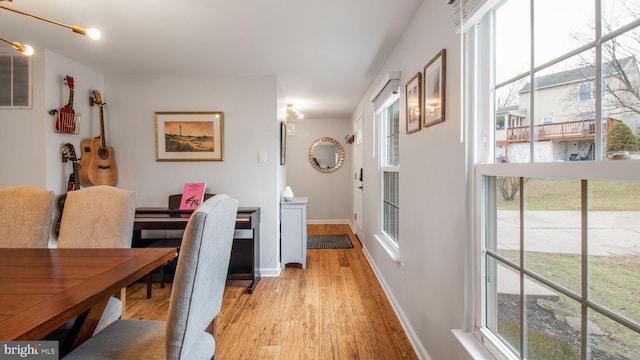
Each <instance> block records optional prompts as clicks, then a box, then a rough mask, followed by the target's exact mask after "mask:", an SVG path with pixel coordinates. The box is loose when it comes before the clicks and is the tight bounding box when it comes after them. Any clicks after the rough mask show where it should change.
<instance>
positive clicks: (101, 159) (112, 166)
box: [80, 90, 118, 185]
mask: <svg viewBox="0 0 640 360" xmlns="http://www.w3.org/2000/svg"><path fill="white" fill-rule="evenodd" d="M89 104H90V105H91V106H93V105H98V106H99V107H100V136H98V137H95V138H93V139H84V140H82V142H81V143H80V147H81V148H82V150H81V151H82V158H81V159H80V183H81V184H82V185H113V184H115V183H116V180H118V168H117V167H116V162H115V160H114V159H113V148H112V147H111V146H107V143H106V139H105V135H104V105H105V103H104V102H102V97H101V96H100V92H99V91H98V90H93V96H90V97H89Z"/></svg>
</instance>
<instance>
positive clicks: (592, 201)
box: [498, 178, 640, 359]
mask: <svg viewBox="0 0 640 360" xmlns="http://www.w3.org/2000/svg"><path fill="white" fill-rule="evenodd" d="M524 186H525V191H524V193H525V195H526V196H525V209H526V210H538V211H540V210H546V211H560V210H569V211H579V210H580V209H581V182H580V181H576V180H555V179H539V178H536V179H529V180H527V181H526V182H525V185H524ZM587 194H588V204H589V210H591V211H640V182H611V181H607V182H605V181H589V182H588V193H587ZM498 208H499V209H500V210H518V209H519V194H518V195H516V197H515V200H514V201H505V200H503V199H502V198H500V199H498ZM500 254H501V255H503V256H505V257H507V258H509V259H512V260H514V261H518V257H519V255H518V252H517V251H506V250H501V251H500ZM525 261H526V267H527V268H528V269H530V270H532V271H534V272H536V273H539V274H541V275H542V276H544V277H546V278H549V279H551V280H552V281H554V282H556V283H558V284H560V285H562V286H564V287H567V288H569V289H572V290H573V291H576V292H577V293H578V294H579V293H580V291H581V285H580V282H581V279H580V276H581V272H580V257H579V256H576V255H564V254H552V253H534V252H527V253H526V259H525ZM588 272H589V275H588V276H589V284H590V289H589V299H590V300H591V301H594V302H596V303H598V304H599V305H602V306H604V307H605V308H608V309H610V310H612V311H614V312H617V313H620V314H622V315H623V316H625V317H627V318H628V319H631V320H633V321H635V322H640V300H639V299H638V289H639V288H640V277H639V276H638V274H640V257H622V256H591V257H589V265H588ZM561 298H563V299H562V300H561V301H563V302H565V303H567V304H568V305H569V306H571V307H573V308H574V311H575V313H577V314H580V311H581V310H580V306H579V304H578V303H577V302H575V301H573V300H571V299H569V298H566V297H561ZM560 315H561V314H560ZM590 321H592V322H594V323H595V324H597V325H598V326H599V327H600V328H601V329H602V331H603V332H604V335H603V336H601V337H598V338H597V343H598V347H599V348H601V349H602V350H605V351H608V352H613V353H615V352H616V351H621V352H622V353H624V352H626V351H629V352H630V353H631V354H633V353H635V354H638V353H640V339H639V337H638V334H637V333H633V332H632V331H630V330H628V329H627V328H625V327H624V326H622V325H619V324H615V323H613V322H612V321H609V320H606V319H604V320H603V318H599V317H596V316H593V317H592V318H591V319H590ZM503 326H508V325H504V324H503ZM534 336H536V337H537V338H536V342H538V341H541V342H543V343H544V342H547V345H545V346H548V347H553V348H558V349H563V347H562V344H557V343H554V342H556V340H552V339H545V337H544V334H536V335H534ZM565 351H566V352H565ZM562 352H563V353H565V355H566V356H567V357H568V358H571V357H573V356H575V354H574V353H572V351H571V350H570V349H563V350H562ZM532 355H533V354H532ZM563 356H564V355H563ZM563 356H559V357H558V358H559V359H560V358H563ZM534 357H535V356H533V357H532V358H534Z"/></svg>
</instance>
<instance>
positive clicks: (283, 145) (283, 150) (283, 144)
mask: <svg viewBox="0 0 640 360" xmlns="http://www.w3.org/2000/svg"><path fill="white" fill-rule="evenodd" d="M286 163H287V124H286V123H285V122H284V121H281V122H280V165H285V164H286Z"/></svg>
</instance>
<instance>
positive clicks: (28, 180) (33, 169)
mask: <svg viewBox="0 0 640 360" xmlns="http://www.w3.org/2000/svg"><path fill="white" fill-rule="evenodd" d="M44 59H45V55H44V53H36V54H35V55H34V56H33V57H32V77H33V83H34V84H42V82H43V81H44ZM44 94H45V91H44V87H42V86H34V88H33V93H32V96H33V100H32V105H33V106H32V108H31V109H25V110H0V124H1V126H2V138H1V139H2V141H0V164H2V172H1V174H2V175H1V176H0V187H6V186H11V185H17V184H24V185H31V186H36V187H40V188H46V187H47V181H46V176H45V172H46V164H45V161H46V160H45V155H44V154H45V147H44V146H43V144H44V143H45V139H46V127H45V125H44V121H46V119H47V118H46V117H45V116H44V115H43V114H45V109H46V106H45V102H44V101H45V99H44ZM52 190H53V189H52Z"/></svg>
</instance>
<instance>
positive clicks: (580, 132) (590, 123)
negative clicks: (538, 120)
mask: <svg viewBox="0 0 640 360" xmlns="http://www.w3.org/2000/svg"><path fill="white" fill-rule="evenodd" d="M614 121H620V120H615V119H612V118H606V119H605V121H604V122H602V133H603V134H606V133H607V131H608V129H609V127H610V126H611V123H612V122H614ZM529 132H530V127H529V126H518V127H514V128H509V129H507V132H506V136H507V138H506V140H505V141H504V142H506V143H517V142H529V140H530V136H529ZM534 132H535V141H548V140H564V139H589V138H593V137H595V134H596V121H595V120H594V119H589V120H577V121H566V122H560V123H552V124H540V125H535V126H534Z"/></svg>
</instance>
